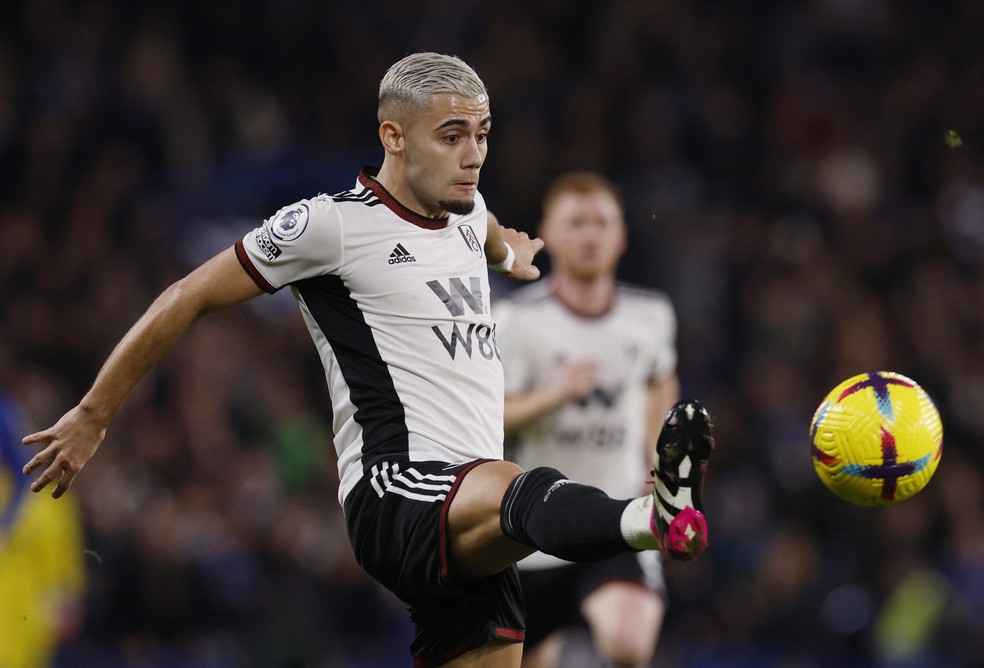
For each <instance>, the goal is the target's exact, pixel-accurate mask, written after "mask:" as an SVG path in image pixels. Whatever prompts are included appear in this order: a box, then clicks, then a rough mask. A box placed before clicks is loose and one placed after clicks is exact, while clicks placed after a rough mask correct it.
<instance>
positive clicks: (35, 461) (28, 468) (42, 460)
mask: <svg viewBox="0 0 984 668" xmlns="http://www.w3.org/2000/svg"><path fill="white" fill-rule="evenodd" d="M50 461H51V453H49V452H48V449H47V448H45V449H44V450H42V451H40V452H39V453H37V454H36V455H34V456H33V457H31V459H30V460H29V461H28V462H27V463H26V464H24V468H23V469H22V470H23V472H24V475H31V473H33V472H34V471H35V470H36V469H38V468H39V467H41V466H44V465H46V464H47V463H48V462H50Z"/></svg>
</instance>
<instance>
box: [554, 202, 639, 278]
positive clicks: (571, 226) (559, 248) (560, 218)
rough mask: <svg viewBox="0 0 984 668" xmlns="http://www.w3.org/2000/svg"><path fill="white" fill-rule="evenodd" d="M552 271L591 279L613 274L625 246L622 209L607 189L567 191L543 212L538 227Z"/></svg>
mask: <svg viewBox="0 0 984 668" xmlns="http://www.w3.org/2000/svg"><path fill="white" fill-rule="evenodd" d="M540 235H541V236H542V237H543V241H544V248H545V249H546V250H547V252H548V253H550V260H551V263H552V264H553V268H554V271H563V272H566V273H567V274H570V275H572V276H575V277H578V278H583V279H592V278H597V277H599V276H604V275H608V274H614V272H615V268H616V267H617V266H618V260H619V258H620V257H621V256H622V253H623V251H624V250H625V243H626V231H625V221H624V219H623V216H622V209H621V208H620V207H619V204H618V202H617V201H616V199H615V198H614V197H613V196H612V195H611V194H610V193H608V192H604V191H593V192H589V193H576V192H567V193H564V194H562V195H561V196H560V197H558V198H557V199H556V200H554V202H553V204H552V205H551V206H550V209H549V210H548V211H547V212H546V217H545V218H544V220H543V224H542V226H541V228H540Z"/></svg>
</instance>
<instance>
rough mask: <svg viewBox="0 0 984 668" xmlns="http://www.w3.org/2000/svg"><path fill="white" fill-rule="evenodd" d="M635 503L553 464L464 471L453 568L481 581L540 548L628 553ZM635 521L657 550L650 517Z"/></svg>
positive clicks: (452, 513) (451, 525)
mask: <svg viewBox="0 0 984 668" xmlns="http://www.w3.org/2000/svg"><path fill="white" fill-rule="evenodd" d="M650 504H651V501H650ZM628 505H629V501H624V500H616V499H612V498H610V497H609V496H607V495H606V494H605V493H604V492H602V491H601V490H599V489H597V488H595V487H590V486H588V485H581V484H578V483H575V482H573V481H571V480H568V479H566V478H564V476H563V475H562V474H561V473H559V472H558V471H555V470H553V469H548V468H537V469H533V470H531V471H523V470H522V469H520V468H519V467H518V466H516V465H515V464H513V463H511V462H504V461H490V462H485V463H483V464H480V465H478V466H476V467H475V468H473V469H471V470H470V471H469V472H468V473H467V475H466V476H464V478H463V480H462V481H461V483H460V485H459V487H458V490H457V493H456V494H455V497H454V499H453V501H452V502H451V505H450V510H449V512H448V531H449V535H448V541H449V546H450V556H451V566H452V569H453V571H454V573H455V575H456V577H461V578H471V579H479V578H483V577H488V576H489V575H492V574H494V573H498V572H499V571H501V570H503V569H504V568H506V567H508V566H509V565H511V564H513V563H515V562H516V561H518V560H519V559H521V558H523V557H525V556H526V555H528V554H531V553H532V552H534V551H535V550H536V549H540V550H543V551H544V552H546V553H548V554H553V555H555V556H558V557H560V558H562V559H567V560H569V561H593V560H597V559H603V558H605V557H609V556H612V555H615V554H619V553H621V552H626V551H629V550H631V549H633V548H632V547H630V544H629V543H628V542H626V537H625V536H624V535H623V531H622V528H621V522H622V516H623V513H624V511H625V509H626V507H627V506H628ZM633 521H634V523H635V524H636V525H638V526H636V527H634V530H636V531H638V532H643V533H646V534H648V535H649V537H650V539H651V540H650V545H649V546H648V547H649V549H658V545H659V542H658V540H656V539H655V538H654V537H653V533H652V529H651V528H650V526H649V524H650V522H649V515H645V516H640V517H634V518H633Z"/></svg>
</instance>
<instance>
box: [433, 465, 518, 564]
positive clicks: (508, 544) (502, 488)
mask: <svg viewBox="0 0 984 668" xmlns="http://www.w3.org/2000/svg"><path fill="white" fill-rule="evenodd" d="M522 472H523V470H522V469H521V468H519V467H518V466H516V465H515V464H513V463H512V462H505V461H490V462H485V463H483V464H480V465H478V466H476V467H475V468H474V469H472V470H471V471H469V472H468V474H467V475H466V476H464V478H463V479H462V481H461V483H460V485H459V487H458V490H457V493H456V494H455V496H454V499H453V500H452V502H451V507H450V508H449V510H448V532H449V534H450V535H449V536H448V538H449V546H450V550H451V562H452V565H453V568H454V570H455V573H457V574H458V575H459V576H461V577H464V578H483V577H488V576H489V575H493V574H495V573H498V572H499V571H501V570H502V569H504V568H506V567H508V566H509V565H511V564H513V563H515V562H516V561H518V560H519V559H522V558H523V557H525V556H526V555H528V554H531V553H532V552H534V549H533V548H531V547H529V546H528V545H523V544H522V543H518V542H516V541H514V540H513V539H511V538H509V537H507V536H506V535H505V534H503V533H502V526H501V524H500V520H499V513H500V509H501V507H502V499H503V497H504V496H505V494H506V490H507V489H508V488H509V485H510V484H511V483H512V481H513V480H515V479H516V477H517V476H518V475H519V474H520V473H522Z"/></svg>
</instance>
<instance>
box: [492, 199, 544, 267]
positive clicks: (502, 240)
mask: <svg viewBox="0 0 984 668" xmlns="http://www.w3.org/2000/svg"><path fill="white" fill-rule="evenodd" d="M488 219H489V222H488V228H489V229H488V234H487V235H486V237H485V257H486V259H487V260H488V263H489V267H491V268H493V269H495V270H496V271H500V272H502V273H503V274H505V275H506V276H511V277H512V278H517V279H519V280H521V281H532V280H534V279H537V278H539V277H540V270H539V268H537V267H535V266H533V258H534V256H536V254H537V253H539V252H540V250H542V249H543V240H542V239H537V238H533V239H531V238H530V236H529V235H528V234H527V233H526V232H519V231H517V230H514V229H512V228H511V227H503V226H502V225H501V224H500V223H499V219H498V218H496V217H495V216H494V215H493V214H492V212H491V211H490V212H488ZM510 248H511V249H512V251H513V254H514V257H513V260H512V264H511V266H509V267H501V266H497V265H501V264H502V263H503V262H506V260H507V256H508V253H509V249H510Z"/></svg>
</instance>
